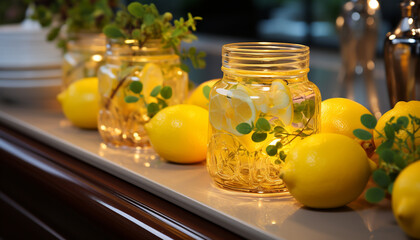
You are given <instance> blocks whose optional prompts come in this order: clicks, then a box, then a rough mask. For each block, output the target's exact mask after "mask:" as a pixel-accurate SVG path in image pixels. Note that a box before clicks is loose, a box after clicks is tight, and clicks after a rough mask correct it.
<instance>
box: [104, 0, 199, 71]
mask: <svg viewBox="0 0 420 240" xmlns="http://www.w3.org/2000/svg"><path fill="white" fill-rule="evenodd" d="M171 20H172V14H171V13H169V12H166V13H164V14H162V15H161V14H159V11H158V9H157V8H156V6H155V5H154V4H153V3H152V4H141V3H138V2H133V3H130V4H129V5H128V7H127V9H126V10H125V9H123V10H120V11H118V12H117V14H116V17H115V21H114V23H112V24H108V25H106V26H105V27H104V29H103V32H104V33H105V35H106V36H107V37H108V38H112V39H119V40H125V39H134V40H137V41H138V42H139V47H140V48H141V47H142V46H143V45H144V44H145V43H146V42H147V41H148V40H151V39H161V40H162V43H163V45H164V48H169V47H170V48H172V49H173V50H174V51H175V53H176V54H177V55H179V56H180V57H181V60H187V59H190V60H191V63H192V65H193V67H195V68H204V67H205V66H206V62H205V61H204V57H205V55H206V54H205V53H204V52H197V50H196V49H195V48H194V47H191V48H189V49H188V50H186V49H182V50H179V46H180V44H181V42H182V41H184V42H191V41H193V40H196V39H197V37H196V36H195V35H194V34H193V33H192V32H193V31H195V30H196V22H197V21H198V20H202V18H201V17H193V16H192V15H191V14H190V13H188V19H186V20H185V19H184V18H182V17H181V18H180V19H179V20H174V21H173V24H172V23H171ZM181 69H182V70H184V71H186V72H188V71H189V69H188V66H187V65H186V64H185V63H181Z"/></svg>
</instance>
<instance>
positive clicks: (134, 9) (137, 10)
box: [127, 2, 144, 18]
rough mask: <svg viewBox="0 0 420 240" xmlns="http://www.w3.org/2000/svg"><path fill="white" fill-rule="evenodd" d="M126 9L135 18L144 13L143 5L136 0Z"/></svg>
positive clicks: (140, 16)
mask: <svg viewBox="0 0 420 240" xmlns="http://www.w3.org/2000/svg"><path fill="white" fill-rule="evenodd" d="M127 10H128V12H129V13H130V14H131V15H133V16H134V17H137V18H142V17H143V15H144V6H143V5H142V4H141V3H138V2H133V3H130V4H129V5H128V7H127Z"/></svg>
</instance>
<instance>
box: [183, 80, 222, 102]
mask: <svg viewBox="0 0 420 240" xmlns="http://www.w3.org/2000/svg"><path fill="white" fill-rule="evenodd" d="M219 80H220V79H213V80H209V81H206V82H203V83H201V84H200V85H199V86H198V87H197V88H196V89H194V91H193V92H192V93H191V95H190V96H189V97H188V99H187V100H186V101H185V103H187V104H193V105H197V106H200V107H202V108H205V109H207V110H208V108H209V100H208V99H207V98H206V97H205V96H204V93H203V88H204V87H205V86H209V87H210V88H211V87H213V85H214V84H215V83H216V82H217V81H219Z"/></svg>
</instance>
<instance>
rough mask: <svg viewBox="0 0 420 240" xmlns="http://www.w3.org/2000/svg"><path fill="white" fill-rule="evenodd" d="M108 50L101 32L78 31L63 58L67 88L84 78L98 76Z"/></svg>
mask: <svg viewBox="0 0 420 240" xmlns="http://www.w3.org/2000/svg"><path fill="white" fill-rule="evenodd" d="M105 50H106V38H105V35H104V34H99V33H78V34H75V36H74V37H72V40H70V41H69V42H68V43H67V52H66V53H65V54H64V59H63V67H62V69H63V84H62V88H63V89H65V88H67V87H68V86H69V85H70V84H71V83H73V82H75V81H77V80H80V79H82V78H89V77H96V75H97V72H98V69H99V67H100V65H101V64H102V63H103V56H104V55H105Z"/></svg>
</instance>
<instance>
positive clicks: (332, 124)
mask: <svg viewBox="0 0 420 240" xmlns="http://www.w3.org/2000/svg"><path fill="white" fill-rule="evenodd" d="M363 114H372V113H371V112H370V111H369V110H368V109H367V108H365V107H364V106H363V105H361V104H359V103H357V102H355V101H353V100H350V99H347V98H330V99H327V100H324V101H322V103H321V132H322V133H339V134H343V135H346V136H347V137H350V138H356V137H355V136H354V135H353V131H354V129H357V128H361V129H364V130H366V131H369V132H370V133H373V131H372V129H368V128H366V127H365V126H363V125H362V123H361V121H360V117H361V116H362V115H363Z"/></svg>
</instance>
